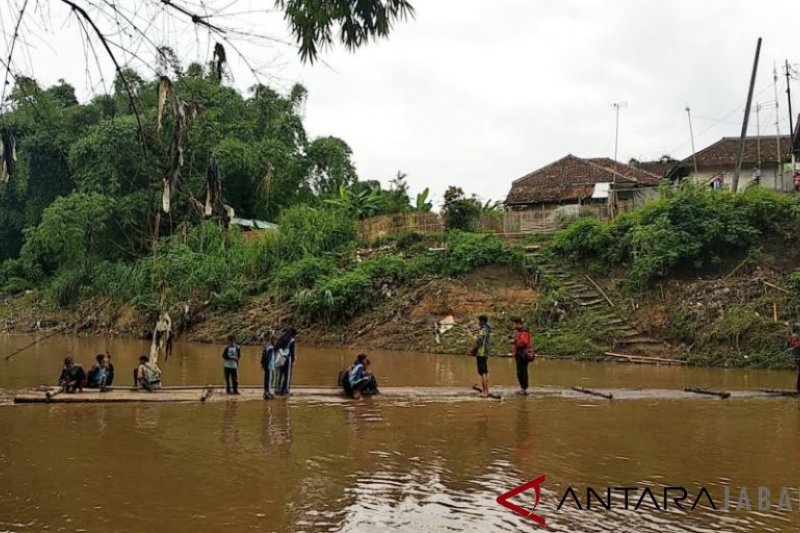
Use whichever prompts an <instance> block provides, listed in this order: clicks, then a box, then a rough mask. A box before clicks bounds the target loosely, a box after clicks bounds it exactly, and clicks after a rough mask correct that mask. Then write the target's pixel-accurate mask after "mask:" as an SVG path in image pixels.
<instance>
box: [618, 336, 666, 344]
mask: <svg viewBox="0 0 800 533" xmlns="http://www.w3.org/2000/svg"><path fill="white" fill-rule="evenodd" d="M614 342H615V343H616V344H665V343H664V341H660V340H658V339H654V338H652V337H645V336H643V335H635V336H633V337H626V338H622V339H616V340H615V341H614Z"/></svg>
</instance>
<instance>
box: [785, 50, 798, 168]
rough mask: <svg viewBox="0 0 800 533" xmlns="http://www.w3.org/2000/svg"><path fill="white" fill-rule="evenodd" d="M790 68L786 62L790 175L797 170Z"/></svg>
mask: <svg viewBox="0 0 800 533" xmlns="http://www.w3.org/2000/svg"><path fill="white" fill-rule="evenodd" d="M791 79H792V68H791V67H790V66H789V60H788V59H787V60H786V99H787V100H788V101H789V139H790V141H789V152H791V162H792V175H794V172H795V169H796V168H797V155H796V154H795V153H794V116H793V114H792V84H791Z"/></svg>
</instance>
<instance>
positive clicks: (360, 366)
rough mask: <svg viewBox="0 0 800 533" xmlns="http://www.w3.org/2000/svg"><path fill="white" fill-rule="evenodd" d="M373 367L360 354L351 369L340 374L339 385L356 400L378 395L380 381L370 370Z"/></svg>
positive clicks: (363, 355) (364, 355)
mask: <svg viewBox="0 0 800 533" xmlns="http://www.w3.org/2000/svg"><path fill="white" fill-rule="evenodd" d="M371 366H372V362H371V361H370V360H369V358H367V356H366V354H363V353H362V354H358V356H357V357H356V360H355V361H354V362H353V364H352V365H351V366H350V368H348V369H347V370H343V371H342V372H341V373H340V375H339V383H340V384H341V386H342V388H343V389H344V392H345V394H347V395H348V396H350V397H352V398H354V399H356V400H358V399H359V398H361V397H362V396H373V395H375V394H378V381H377V380H376V379H375V376H374V375H373V374H372V372H371V370H370V367H371Z"/></svg>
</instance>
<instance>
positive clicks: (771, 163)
mask: <svg viewBox="0 0 800 533" xmlns="http://www.w3.org/2000/svg"><path fill="white" fill-rule="evenodd" d="M791 151H792V136H791V135H782V136H781V137H778V136H776V135H772V136H761V137H746V138H745V142H744V154H743V156H742V169H741V172H740V173H739V190H744V188H745V187H747V185H748V184H750V183H751V182H752V181H754V180H755V179H757V178H758V179H759V181H760V183H761V186H763V187H768V188H770V189H775V190H778V191H791V190H794V185H793V181H792V174H793V172H792V169H791ZM738 152H739V138H738V137H723V138H722V139H720V140H719V141H717V142H715V143H714V144H712V145H711V146H709V147H707V148H704V149H702V150H700V151H699V152H697V153H695V154H693V155H690V156H689V157H687V158H686V159H684V160H683V161H681V162H680V163H679V164H678V165H676V166H675V168H674V169H673V170H672V171H671V173H670V177H672V178H687V177H688V178H690V179H691V180H692V181H694V182H696V183H701V184H712V183H713V182H714V181H715V180H718V179H721V180H722V185H723V187H726V188H727V187H730V185H731V182H732V180H733V174H734V171H735V169H736V156H737V154H738ZM695 166H696V168H697V171H695Z"/></svg>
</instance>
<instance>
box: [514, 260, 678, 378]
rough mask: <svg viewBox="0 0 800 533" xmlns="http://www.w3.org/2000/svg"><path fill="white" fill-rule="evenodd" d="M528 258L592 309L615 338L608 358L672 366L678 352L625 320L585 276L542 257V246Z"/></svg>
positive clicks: (584, 306)
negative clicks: (532, 259)
mask: <svg viewBox="0 0 800 533" xmlns="http://www.w3.org/2000/svg"><path fill="white" fill-rule="evenodd" d="M525 255H526V256H528V257H532V258H534V259H535V260H536V262H537V264H538V266H539V272H540V275H543V276H547V277H549V278H552V279H554V280H555V281H556V282H557V283H558V284H559V285H560V286H561V287H563V288H564V289H565V291H566V292H567V295H568V296H569V298H570V299H572V300H573V301H574V302H575V303H576V304H577V305H578V306H580V307H583V308H586V309H591V310H593V311H594V312H595V313H596V316H598V318H600V319H602V320H603V323H604V324H605V325H606V327H607V328H608V329H607V332H608V337H610V338H612V339H613V340H612V343H611V346H610V347H609V351H608V352H607V353H606V355H607V356H608V357H613V358H615V359H619V360H627V361H629V362H654V363H668V362H673V363H675V362H676V361H675V360H674V359H671V358H672V357H673V356H674V353H675V350H674V348H673V347H672V346H670V345H669V344H667V343H665V342H664V341H661V340H659V339H655V338H653V337H650V336H649V335H647V334H645V333H643V332H642V331H641V330H639V329H638V328H637V327H636V326H635V325H633V324H631V323H630V322H629V321H628V320H626V319H625V318H624V317H623V316H621V315H620V314H619V312H618V310H617V308H616V307H614V306H612V305H611V302H610V301H609V300H608V299H607V298H606V296H605V295H604V294H602V293H601V292H600V290H598V288H597V287H595V286H594V285H593V283H592V282H591V281H590V280H589V279H588V278H587V277H586V276H585V275H584V276H581V275H578V274H574V273H571V272H568V271H567V270H565V269H564V268H563V266H562V265H558V264H555V263H554V262H553V261H552V260H551V259H550V258H548V257H547V256H546V255H544V254H542V253H541V251H540V249H539V246H535V245H534V246H527V247H526V248H525Z"/></svg>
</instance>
